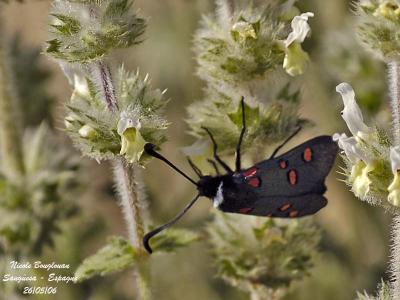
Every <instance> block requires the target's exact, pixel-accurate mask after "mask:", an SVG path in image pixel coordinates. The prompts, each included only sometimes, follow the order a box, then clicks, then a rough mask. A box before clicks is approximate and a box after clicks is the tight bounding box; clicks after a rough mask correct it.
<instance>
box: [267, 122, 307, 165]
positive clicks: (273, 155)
mask: <svg viewBox="0 0 400 300" xmlns="http://www.w3.org/2000/svg"><path fill="white" fill-rule="evenodd" d="M300 130H301V126H300V127H299V128H297V129H296V131H295V132H293V133H292V134H291V135H290V136H289V137H288V138H287V139H286V140H285V141H284V142H283V143H282V144H280V145H279V146H278V147H277V148H276V149H275V150H274V152H272V154H271V156H270V157H269V159H272V158H274V157H275V155H276V154H277V153H278V151H279V150H281V149H282V147H283V146H285V145H286V144H287V143H288V142H289V141H290V140H291V139H292V138H294V137H295V136H296V135H297V134H298V133H299V132H300Z"/></svg>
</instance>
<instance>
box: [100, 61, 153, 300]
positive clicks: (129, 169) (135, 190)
mask: <svg viewBox="0 0 400 300" xmlns="http://www.w3.org/2000/svg"><path fill="white" fill-rule="evenodd" d="M98 67H99V69H98V71H99V76H100V83H101V88H102V92H103V96H104V100H105V101H106V103H107V106H108V109H109V110H110V111H115V110H116V109H117V101H116V96H115V93H114V88H113V84H112V78H111V72H110V69H109V67H108V65H107V64H105V63H104V62H100V63H99V64H98ZM114 180H115V183H116V186H117V190H118V193H119V196H120V205H121V208H122V212H123V214H124V218H125V222H126V225H127V230H128V235H129V241H130V243H131V244H132V246H133V247H134V248H135V249H136V251H137V252H138V254H139V255H140V256H142V259H141V262H140V264H139V266H138V267H137V268H136V270H135V277H136V284H137V288H138V292H139V296H140V299H141V300H150V299H151V290H150V276H149V264H148V255H147V253H145V251H144V250H143V246H142V240H143V236H144V221H143V209H142V203H143V199H142V198H143V197H142V193H141V191H140V186H139V184H140V170H139V169H138V168H136V167H135V166H133V165H131V164H128V163H127V162H126V161H125V160H123V159H122V158H121V159H120V160H118V161H116V162H115V165H114Z"/></svg>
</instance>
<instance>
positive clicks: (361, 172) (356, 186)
mask: <svg viewBox="0 0 400 300" xmlns="http://www.w3.org/2000/svg"><path fill="white" fill-rule="evenodd" d="M374 170H375V164H365V163H364V162H363V161H359V162H358V163H356V164H355V165H353V167H352V168H351V174H350V178H349V181H350V182H351V183H352V188H351V190H352V191H353V193H354V195H356V196H357V197H359V198H361V199H363V198H365V197H366V196H367V194H368V192H369V191H370V188H369V187H370V185H371V182H372V181H371V179H370V178H369V175H368V174H369V173H371V172H372V171H374Z"/></svg>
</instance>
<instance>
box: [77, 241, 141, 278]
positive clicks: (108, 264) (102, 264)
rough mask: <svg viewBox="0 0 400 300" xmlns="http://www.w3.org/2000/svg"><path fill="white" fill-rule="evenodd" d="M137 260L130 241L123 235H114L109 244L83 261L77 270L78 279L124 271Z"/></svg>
mask: <svg viewBox="0 0 400 300" xmlns="http://www.w3.org/2000/svg"><path fill="white" fill-rule="evenodd" d="M136 262H137V254H136V252H135V250H134V249H133V248H132V246H131V245H130V244H129V242H127V241H126V240H125V239H123V238H121V237H113V238H111V240H110V242H109V244H108V245H106V246H104V247H103V248H102V249H100V250H99V251H98V252H97V253H96V254H94V255H92V256H90V257H88V258H86V259H85V260H84V261H83V263H82V264H81V265H80V266H79V267H78V269H77V270H76V272H75V277H76V281H77V282H82V281H85V280H87V279H90V278H92V277H94V276H97V275H100V276H105V275H108V274H111V273H115V272H119V271H123V270H125V269H127V268H129V267H130V266H132V265H133V264H135V263H136Z"/></svg>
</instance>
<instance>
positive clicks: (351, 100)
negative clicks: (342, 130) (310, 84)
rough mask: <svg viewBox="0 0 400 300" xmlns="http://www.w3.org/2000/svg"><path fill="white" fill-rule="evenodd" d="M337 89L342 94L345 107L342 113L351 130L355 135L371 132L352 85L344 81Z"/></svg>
mask: <svg viewBox="0 0 400 300" xmlns="http://www.w3.org/2000/svg"><path fill="white" fill-rule="evenodd" d="M336 91H337V92H338V93H340V95H341V96H342V99H343V103H344V109H343V110H342V113H341V114H342V117H343V119H344V121H345V122H346V124H347V127H348V128H349V130H350V132H351V133H352V134H353V135H354V136H355V137H357V136H359V135H360V134H361V135H362V134H363V133H369V132H370V131H371V129H370V128H369V127H368V126H367V125H365V123H364V119H363V116H362V113H361V110H360V108H359V107H358V105H357V102H356V99H355V93H354V90H353V88H352V87H351V85H350V84H348V83H345V82H343V83H341V84H339V85H338V86H337V87H336Z"/></svg>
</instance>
